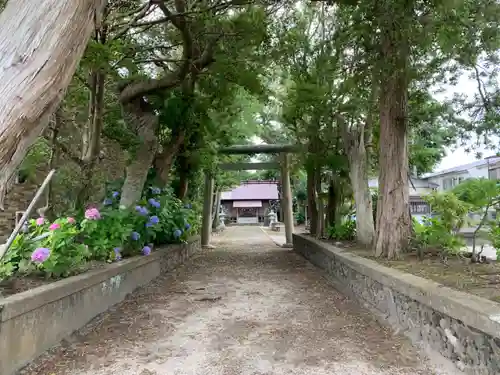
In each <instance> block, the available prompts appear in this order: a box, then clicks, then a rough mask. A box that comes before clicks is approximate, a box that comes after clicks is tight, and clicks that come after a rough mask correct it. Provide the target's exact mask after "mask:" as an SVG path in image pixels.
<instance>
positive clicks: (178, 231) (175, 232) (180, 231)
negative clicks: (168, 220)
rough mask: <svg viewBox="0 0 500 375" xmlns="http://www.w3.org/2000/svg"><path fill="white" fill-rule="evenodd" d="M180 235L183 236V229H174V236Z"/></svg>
mask: <svg viewBox="0 0 500 375" xmlns="http://www.w3.org/2000/svg"><path fill="white" fill-rule="evenodd" d="M180 236H182V230H180V229H176V230H174V237H175V238H179V237H180Z"/></svg>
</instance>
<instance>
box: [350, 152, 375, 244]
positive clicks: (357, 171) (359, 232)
mask: <svg viewBox="0 0 500 375" xmlns="http://www.w3.org/2000/svg"><path fill="white" fill-rule="evenodd" d="M349 177H350V179H351V185H352V190H353V193H354V203H355V205H356V238H357V240H358V242H359V243H360V244H362V245H365V246H372V245H373V241H374V239H375V225H374V222H373V206H372V196H371V193H370V187H369V186H368V166H367V160H366V151H365V147H364V144H358V145H357V147H354V148H353V149H351V150H350V152H349Z"/></svg>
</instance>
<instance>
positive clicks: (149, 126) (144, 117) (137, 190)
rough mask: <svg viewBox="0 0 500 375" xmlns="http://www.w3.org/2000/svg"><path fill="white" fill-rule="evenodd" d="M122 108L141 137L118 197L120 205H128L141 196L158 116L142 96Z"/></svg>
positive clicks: (151, 156) (154, 145)
mask: <svg viewBox="0 0 500 375" xmlns="http://www.w3.org/2000/svg"><path fill="white" fill-rule="evenodd" d="M123 109H124V114H125V115H126V117H127V120H128V122H129V124H131V125H135V128H136V131H137V134H138V135H139V137H140V138H141V142H140V144H139V146H138V147H137V149H136V150H135V154H134V157H133V158H132V160H131V161H130V163H129V165H128V166H127V169H126V177H125V181H124V183H123V188H122V195H121V199H120V206H125V207H130V206H132V205H133V204H135V202H137V201H138V200H139V199H140V198H141V194H142V190H143V188H144V183H145V182H146V179H147V176H148V172H149V167H150V166H151V163H152V162H153V158H154V156H155V154H156V150H157V148H158V141H157V137H156V132H157V129H158V117H157V116H156V114H155V113H154V112H153V110H152V108H151V106H150V105H149V104H148V103H147V102H146V101H145V100H144V99H143V98H137V99H135V100H134V101H132V102H129V103H128V104H127V105H125V106H124V108H123Z"/></svg>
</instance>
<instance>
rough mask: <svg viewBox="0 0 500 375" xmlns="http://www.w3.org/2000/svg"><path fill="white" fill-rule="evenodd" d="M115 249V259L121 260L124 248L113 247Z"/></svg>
mask: <svg viewBox="0 0 500 375" xmlns="http://www.w3.org/2000/svg"><path fill="white" fill-rule="evenodd" d="M113 251H114V252H115V259H116V260H121V259H122V254H121V253H120V252H121V251H122V249H121V248H119V247H115V248H114V249H113Z"/></svg>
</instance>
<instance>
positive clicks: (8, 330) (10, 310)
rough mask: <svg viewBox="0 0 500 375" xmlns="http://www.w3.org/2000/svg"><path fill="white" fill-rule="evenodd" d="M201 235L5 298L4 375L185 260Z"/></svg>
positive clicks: (0, 323)
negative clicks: (148, 253)
mask: <svg viewBox="0 0 500 375" xmlns="http://www.w3.org/2000/svg"><path fill="white" fill-rule="evenodd" d="M200 249H201V246H200V240H199V238H192V239H190V240H189V241H188V242H187V243H186V244H178V245H177V244H176V245H169V246H165V247H162V248H161V249H159V250H157V251H155V252H153V253H151V255H149V256H137V257H133V258H129V259H126V260H124V261H121V262H118V263H113V264H109V265H107V266H106V267H105V268H103V269H99V270H94V271H89V272H86V273H83V274H81V275H77V276H73V277H69V278H67V279H63V280H59V281H56V282H54V283H51V284H48V285H44V286H41V287H38V288H34V289H31V290H28V291H26V292H23V293H18V294H14V295H12V296H9V297H6V298H0V374H2V375H13V374H15V372H16V371H17V370H19V369H20V368H22V367H24V366H26V365H27V364H29V363H30V362H31V361H33V360H34V359H35V358H37V357H38V356H39V355H41V354H43V353H44V352H45V351H47V350H48V349H50V348H51V347H53V346H55V345H57V344H59V343H60V342H61V340H63V339H64V338H65V337H67V336H69V335H70V334H71V333H73V332H74V331H76V330H78V329H80V328H82V327H83V326H84V325H85V324H87V323H88V322H89V321H90V320H92V319H93V318H95V317H96V316H97V315H99V314H101V313H103V312H105V311H107V310H108V309H109V308H110V307H112V306H113V305H115V304H117V303H119V302H121V301H123V300H124V299H125V297H126V296H127V295H128V294H130V293H132V292H133V291H134V290H136V289H137V288H139V287H141V286H144V285H146V284H148V283H150V282H151V281H152V280H154V279H155V278H157V277H158V276H160V275H161V274H163V273H166V272H168V271H171V270H172V269H174V268H176V267H177V266H179V265H181V264H182V263H184V262H185V261H186V260H187V259H188V258H190V257H191V256H192V255H194V254H195V253H196V252H198V251H199V250H200Z"/></svg>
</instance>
